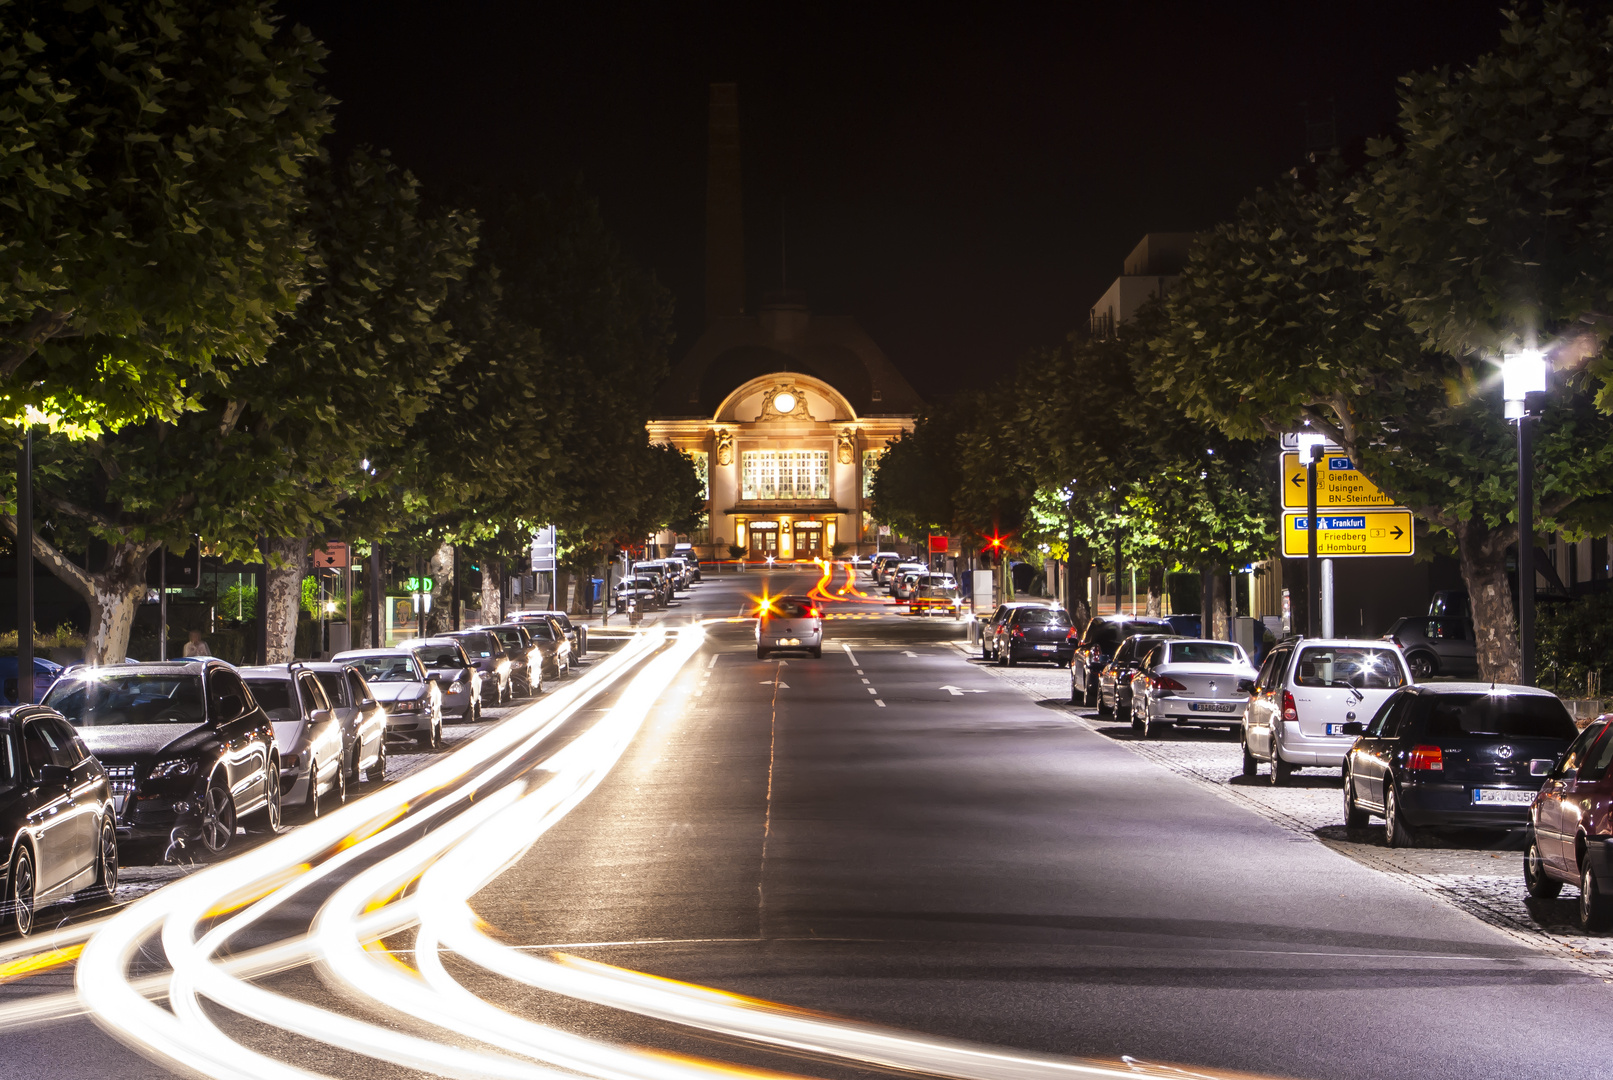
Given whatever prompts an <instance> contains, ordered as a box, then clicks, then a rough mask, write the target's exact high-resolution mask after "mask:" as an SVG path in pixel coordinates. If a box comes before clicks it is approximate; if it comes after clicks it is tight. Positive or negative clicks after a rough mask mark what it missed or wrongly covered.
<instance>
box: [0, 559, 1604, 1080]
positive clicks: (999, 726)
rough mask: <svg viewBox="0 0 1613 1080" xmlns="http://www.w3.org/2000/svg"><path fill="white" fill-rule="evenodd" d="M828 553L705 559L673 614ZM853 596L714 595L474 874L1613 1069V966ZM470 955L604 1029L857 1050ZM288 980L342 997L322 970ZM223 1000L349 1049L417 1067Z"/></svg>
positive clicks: (655, 935) (1182, 1027)
mask: <svg viewBox="0 0 1613 1080" xmlns="http://www.w3.org/2000/svg"><path fill="white" fill-rule="evenodd" d="M812 580H813V579H812V578H811V577H801V576H799V575H797V576H794V577H792V576H790V575H784V574H776V575H772V576H771V577H770V578H767V579H764V578H763V576H761V575H751V576H745V577H741V578H734V579H714V578H710V577H708V578H707V580H706V583H705V584H704V585H702V586H700V587H699V588H698V589H696V590H695V592H694V594H693V595H692V596H691V597H690V598H689V599H688V600H685V601H684V602H683V603H682V604H681V605H679V606H678V607H675V608H673V609H671V610H670V611H668V612H666V613H665V614H664V615H662V616H660V618H662V619H664V620H665V621H667V622H669V623H676V622H679V621H685V620H687V619H690V618H693V617H695V616H697V615H705V616H707V617H713V616H718V617H720V616H729V615H734V614H736V613H737V612H739V611H740V610H742V609H743V608H744V607H745V605H746V596H747V595H748V594H750V593H755V592H760V591H761V590H762V588H764V587H765V588H767V589H768V591H769V592H772V593H775V594H776V593H778V592H782V591H804V589H805V588H806V587H808V586H810V585H811V583H812ZM831 610H832V611H834V613H835V614H836V615H837V616H839V617H836V618H833V619H831V620H830V621H829V623H828V626H827V631H828V634H827V636H828V640H827V641H826V646H825V649H824V654H823V657H822V659H819V660H813V659H811V658H809V657H806V656H789V657H786V658H784V659H783V660H769V661H760V660H757V659H756V657H755V652H754V644H753V640H752V638H751V628H750V625H749V624H748V623H745V622H731V623H719V624H715V625H714V626H713V627H712V628H711V630H710V636H709V640H708V642H707V645H706V647H705V649H704V650H703V651H702V652H701V653H699V654H698V655H697V656H696V658H695V659H694V660H693V661H691V662H690V663H689V664H688V665H687V666H686V667H685V668H684V669H683V671H682V673H681V674H680V676H679V677H678V679H677V680H676V682H675V683H674V684H673V686H672V688H671V689H670V690H669V691H668V692H667V693H665V694H663V695H662V697H661V699H660V701H659V703H658V705H657V707H656V708H655V709H654V710H653V711H652V713H651V714H650V717H649V719H648V721H647V723H646V724H645V726H644V727H643V729H642V730H641V731H640V733H639V734H638V736H637V738H636V739H635V740H634V742H633V743H632V744H631V746H630V747H629V749H628V750H627V752H626V754H625V756H624V757H623V758H622V759H621V761H620V763H619V764H618V765H617V766H616V768H615V770H614V771H613V772H611V773H610V774H609V775H608V776H607V777H606V778H605V779H604V781H603V782H602V783H601V784H600V786H599V787H598V788H597V789H596V790H594V791H593V793H592V794H591V795H589V796H588V797H587V798H586V799H585V800H584V801H583V802H581V803H580V804H579V805H578V806H577V807H576V808H575V809H573V810H572V811H571V812H570V813H569V815H567V816H566V817H564V818H563V819H562V820H561V821H560V822H559V824H558V825H556V826H555V827H554V828H553V829H552V830H551V831H549V832H548V833H547V834H546V835H544V836H543V837H542V838H541V839H540V840H539V841H538V842H537V843H536V845H535V846H533V847H532V848H531V849H530V850H529V851H528V852H527V854H526V855H524V856H523V857H521V858H520V859H519V860H518V861H517V862H516V863H514V864H513V865H512V866H511V867H509V868H508V869H507V870H506V871H505V872H504V873H503V874H502V875H501V876H500V877H499V878H498V879H497V880H496V881H494V882H493V883H492V884H491V885H490V886H488V887H487V888H485V889H484V890H483V891H482V892H481V893H480V894H478V895H477V897H476V898H475V901H474V907H475V909H476V911H477V913H478V914H479V915H480V916H481V917H482V918H483V919H484V920H485V921H486V922H487V923H488V924H490V926H491V928H492V931H493V933H494V934H495V935H496V936H497V937H499V938H500V939H502V940H503V941H505V942H507V943H509V944H511V945H515V946H519V947H522V948H524V949H530V950H532V951H533V952H535V953H545V952H547V951H549V950H551V949H553V948H555V947H562V946H563V947H564V949H563V951H567V952H570V953H573V954H577V955H585V956H588V957H590V958H594V959H599V960H603V961H607V962H609V963H612V964H617V965H621V966H624V967H628V968H633V969H637V970H641V971H646V972H650V973H653V974H656V975H660V976H666V977H670V978H675V979H682V980H688V981H691V982H695V983H700V984H705V985H710V986H715V987H719V988H722V989H725V990H729V991H734V992H738V993H741V994H748V995H754V996H757V997H762V998H767V999H771V1000H774V1001H779V1002H784V1003H787V1004H789V1005H793V1006H799V1007H803V1008H807V1009H813V1010H821V1011H823V1012H827V1013H832V1014H835V1015H837V1016H842V1017H853V1018H857V1019H863V1020H869V1021H876V1022H880V1023H885V1024H890V1025H895V1026H897V1027H902V1028H907V1029H911V1030H914V1031H919V1032H925V1033H930V1034H933V1035H938V1036H948V1037H953V1038H963V1039H969V1040H975V1041H979V1042H983V1043H990V1044H996V1045H999V1046H1005V1047H1013V1048H1018V1049H1024V1050H1038V1051H1043V1052H1048V1053H1057V1054H1073V1055H1081V1056H1090V1057H1099V1058H1119V1057H1121V1056H1130V1057H1133V1058H1140V1059H1143V1060H1146V1061H1153V1062H1174V1063H1178V1064H1181V1065H1184V1066H1197V1067H1202V1068H1220V1069H1235V1070H1245V1071H1249V1072H1256V1073H1265V1074H1273V1075H1281V1076H1303V1077H1352V1078H1356V1077H1379V1076H1382V1077H1390V1076H1393V1077H1404V1076H1419V1077H1445V1076H1450V1077H1458V1076H1460V1077H1472V1076H1520V1075H1522V1076H1532V1075H1538V1074H1540V1073H1542V1072H1543V1071H1545V1069H1546V1068H1547V1063H1550V1064H1549V1067H1550V1070H1551V1073H1552V1075H1553V1076H1559V1077H1572V1076H1581V1075H1583V1076H1592V1075H1601V1074H1602V1073H1603V1072H1605V1069H1604V1068H1603V1067H1602V1066H1601V1064H1600V1062H1599V1061H1598V1060H1597V1058H1598V1055H1596V1054H1594V1053H1591V1054H1585V1053H1583V1052H1582V1051H1581V1050H1580V1047H1581V1046H1582V1044H1583V1041H1584V1035H1583V1033H1584V1032H1586V1031H1591V1032H1595V1031H1598V1030H1599V1029H1600V1026H1601V1024H1603V1023H1604V1019H1603V1018H1604V1016H1605V1015H1606V1013H1607V1010H1608V1008H1609V1006H1610V1005H1613V993H1610V988H1609V987H1608V986H1607V985H1605V984H1604V983H1603V982H1601V981H1600V980H1596V979H1592V978H1589V977H1587V976H1584V975H1581V974H1578V973H1576V972H1574V971H1573V970H1571V969H1569V968H1568V967H1566V966H1565V965H1563V964H1561V963H1560V962H1558V961H1557V960H1555V959H1552V958H1550V957H1547V956H1544V955H1542V954H1540V953H1537V952H1534V951H1532V950H1529V949H1527V948H1525V947H1523V946H1521V945H1519V944H1516V943H1515V942H1513V941H1511V940H1509V939H1507V938H1505V937H1503V936H1501V935H1500V934H1498V933H1497V932H1495V931H1493V930H1492V929H1490V928H1489V927H1487V926H1485V925H1484V924H1482V923H1480V922H1479V921H1478V920H1476V919H1474V918H1472V917H1471V916H1469V915H1466V914H1464V913H1462V912H1461V911H1458V910H1457V909H1455V908H1453V907H1450V906H1448V905H1446V904H1443V903H1440V902H1437V901H1434V900H1431V899H1430V898H1429V897H1428V896H1427V895H1426V894H1425V893H1422V892H1418V891H1416V890H1414V889H1412V888H1410V887H1408V886H1407V885H1405V884H1403V883H1401V882H1400V881H1397V880H1396V879H1395V878H1393V877H1391V876H1388V875H1385V874H1383V873H1380V872H1377V871H1375V870H1373V869H1372V868H1370V867H1367V866H1363V865H1361V864H1360V863H1357V862H1355V861H1352V860H1351V859H1348V858H1345V857H1343V856H1341V855H1339V854H1337V853H1336V852H1334V851H1332V850H1329V849H1328V848H1327V847H1325V846H1324V845H1322V844H1321V843H1318V842H1316V841H1315V840H1313V839H1310V838H1307V837H1305V836H1303V835H1297V834H1296V833H1294V832H1293V831H1292V830H1285V829H1282V828H1280V827H1278V826H1277V825H1275V824H1273V823H1271V822H1270V821H1268V820H1267V819H1266V818H1264V817H1261V816H1259V815H1257V814H1255V813H1253V812H1251V811H1249V810H1246V809H1244V808H1242V807H1240V806H1238V805H1236V804H1234V803H1231V802H1229V801H1227V800H1225V799H1222V798H1218V797H1216V796H1215V795H1214V794H1212V793H1210V792H1207V791H1206V790H1204V789H1203V787H1202V786H1196V785H1194V784H1192V783H1190V782H1189V781H1188V780H1186V779H1184V778H1183V777H1181V776H1179V775H1177V774H1175V773H1173V772H1171V771H1168V770H1167V769H1165V768H1162V767H1161V766H1159V765H1157V764H1155V763H1153V762H1151V761H1149V760H1147V759H1146V758H1143V757H1140V756H1138V755H1137V754H1135V753H1133V752H1132V751H1131V750H1129V749H1127V748H1126V747H1125V746H1124V745H1122V744H1117V743H1115V742H1112V741H1110V740H1108V739H1105V738H1103V737H1102V736H1101V735H1098V734H1096V733H1095V732H1093V731H1090V730H1088V729H1086V728H1085V727H1084V726H1081V725H1078V724H1072V723H1071V722H1070V721H1069V719H1068V717H1067V716H1065V715H1063V714H1062V713H1060V712H1058V711H1056V710H1053V709H1048V708H1044V707H1040V706H1038V705H1037V704H1036V703H1035V702H1034V701H1033V700H1031V699H1030V698H1029V697H1027V696H1025V695H1024V694H1022V693H1019V692H1018V691H1016V690H1015V689H1013V688H1012V687H1011V686H1008V685H1006V684H1005V683H1004V682H1003V681H1002V680H1000V679H996V678H993V677H991V675H989V674H988V673H987V672H984V671H981V670H979V669H978V668H976V667H974V666H972V665H970V664H969V663H967V662H965V661H964V660H963V659H962V658H961V657H960V654H959V652H958V650H957V649H956V648H955V647H953V646H952V645H951V644H950V642H951V641H953V640H956V639H957V638H958V637H959V636H960V635H961V632H962V631H961V627H960V626H959V624H957V623H954V622H952V621H951V620H942V619H937V620H924V619H914V618H910V617H907V616H898V615H896V614H894V613H893V611H892V609H891V608H889V607H888V606H887V605H884V604H882V603H843V604H834V605H831ZM614 621H615V620H613V623H614ZM949 687H950V688H951V689H948V688H949ZM390 944H392V945H393V946H394V947H395V948H396V950H397V955H398V958H399V959H400V960H402V961H404V962H406V963H407V962H408V961H409V960H410V950H409V941H408V940H407V938H400V939H397V940H394V941H392V942H390ZM449 965H450V968H451V969H453V973H454V974H455V975H456V976H457V977H459V978H460V979H461V980H462V981H463V983H464V985H465V986H466V987H467V988H469V989H471V990H473V991H474V992H476V993H477V994H478V995H480V996H482V997H483V998H486V999H488V1000H493V1001H496V1002H498V1003H499V1004H500V1005H501V1006H502V1007H504V1008H505V1009H507V1010H509V1011H510V1012H512V1013H515V1014H518V1015H525V1016H532V1017H538V1018H541V1019H542V1020H543V1021H544V1022H545V1023H549V1024H553V1025H556V1026H559V1027H563V1028H569V1029H572V1030H575V1031H578V1032H582V1033H586V1034H589V1035H592V1036H596V1037H600V1036H604V1037H609V1038H611V1039H613V1040H615V1041H618V1042H621V1043H627V1044H635V1045H642V1046H651V1047H658V1048H663V1049H665V1050H668V1051H673V1052H678V1053H683V1054H690V1055H698V1056H701V1057H707V1058H719V1059H721V1060H724V1061H730V1062H737V1063H745V1064H752V1065H757V1066H765V1067H767V1068H771V1069H775V1070H779V1071H783V1072H791V1073H802V1074H809V1075H815V1076H843V1075H853V1074H857V1073H858V1071H857V1070H853V1069H849V1068H846V1067H844V1066H841V1065H838V1064H834V1063H829V1062H825V1061H822V1060H816V1059H808V1058H805V1057H799V1056H797V1057H792V1056H787V1055H785V1054H782V1053H773V1052H767V1051H762V1050H758V1049H754V1048H752V1047H751V1046H750V1045H748V1044H737V1043H731V1042H728V1041H724V1040H719V1039H716V1038H711V1037H705V1036H700V1035H697V1034H692V1033H691V1032H690V1030H689V1029H687V1028H683V1027H673V1026H671V1025H667V1024H663V1023H659V1022H655V1021H650V1020H644V1019H641V1018H639V1017H637V1016H633V1015H630V1014H624V1013H618V1012H613V1011H609V1010H606V1009H604V1008H602V1007H598V1006H591V1005H585V1004H579V1003H577V1002H576V1001H574V1000H571V999H567V998H559V997H555V996H550V995H547V994H545V993H542V992H540V991H536V990H531V989H528V988H526V987H522V986H518V985H517V984H515V983H509V982H504V981H502V980H501V979H500V977H498V976H494V975H491V974H489V973H488V972H487V971H485V970H484V969H482V968H479V967H473V966H471V965H468V964H464V965H459V964H456V963H455V962H454V961H453V960H452V959H450V961H449ZM37 978H65V977H64V976H60V975H46V976H39V977H37ZM30 981H31V980H30ZM269 985H271V986H273V987H275V988H277V989H280V990H283V991H287V992H291V993H294V994H297V995H300V996H303V997H305V998H307V999H308V1000H328V1001H333V1002H334V998H333V995H331V994H330V992H329V991H328V990H326V988H325V987H324V984H323V983H321V982H320V981H319V978H318V977H317V975H316V974H315V973H314V972H313V971H311V970H308V969H304V970H302V971H298V972H293V973H291V974H288V975H282V976H277V977H275V978H274V979H271V980H269ZM220 1022H221V1024H222V1025H223V1026H224V1027H225V1029H226V1030H227V1031H229V1032H230V1033H231V1034H232V1035H234V1036H235V1037H237V1038H240V1039H241V1040H242V1041H243V1042H246V1043H248V1044H249V1045H253V1046H255V1047H257V1048H258V1049H260V1050H269V1051H271V1052H273V1053H274V1054H275V1056H277V1057H281V1058H283V1059H284V1060H287V1061H290V1062H293V1063H295V1064H298V1065H301V1066H303V1067H305V1068H311V1069H315V1070H319V1071H322V1072H326V1073H328V1074H329V1075H337V1076H354V1077H358V1076H364V1077H369V1076H378V1077H379V1076H405V1075H419V1074H418V1073H410V1072H408V1071H406V1070H401V1069H397V1068H395V1067H391V1066H382V1065H379V1064H376V1063H374V1062H372V1061H369V1060H367V1059H361V1058H357V1057H354V1056H350V1055H347V1054H346V1053H345V1052H340V1051H333V1050H330V1049H327V1048H326V1047H324V1046H323V1045H321V1044H317V1043H314V1042H312V1041H307V1040H302V1039H295V1038H288V1037H286V1036H285V1035H283V1034H282V1033H280V1032H278V1031H275V1030H273V1029H267V1028H260V1027H256V1026H254V1025H251V1024H249V1023H247V1022H244V1021H238V1020H234V1019H233V1018H231V1017H227V1016H225V1017H221V1020H220ZM11 1075H17V1076H24V1075H26V1076H30V1077H42V1078H49V1077H74V1078H76V1077H83V1076H94V1075H119V1076H120V1077H127V1078H136V1077H147V1076H167V1075H170V1074H169V1073H168V1072H167V1071H166V1070H165V1069H163V1068H161V1067H160V1066H157V1065H151V1064H147V1063H146V1062H144V1061H143V1060H142V1059H140V1058H138V1057H137V1056H135V1055H134V1054H132V1052H130V1051H127V1050H125V1049H124V1048H123V1047H122V1046H121V1045H120V1044H118V1043H116V1042H114V1041H113V1040H112V1039H111V1038H110V1037H108V1036H105V1035H103V1034H102V1033H101V1032H100V1031H99V1030H98V1029H97V1028H95V1027H94V1026H93V1025H92V1024H90V1023H89V1022H88V1021H70V1022H63V1023H59V1024H56V1025H53V1026H50V1027H46V1028H41V1029H34V1030H30V1031H27V1032H22V1033H15V1034H12V1033H3V1032H0V1077H5V1076H11Z"/></svg>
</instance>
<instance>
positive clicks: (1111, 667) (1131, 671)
mask: <svg viewBox="0 0 1613 1080" xmlns="http://www.w3.org/2000/svg"><path fill="white" fill-rule="evenodd" d="M1175 640H1176V635H1174V634H1133V635H1132V636H1131V637H1129V638H1127V639H1126V640H1125V641H1122V642H1121V643H1120V648H1118V649H1116V650H1115V655H1114V659H1112V660H1110V661H1109V662H1108V663H1107V664H1105V665H1104V667H1103V670H1102V671H1100V672H1098V714H1099V715H1100V716H1121V717H1129V716H1130V715H1131V677H1132V676H1133V675H1135V674H1137V671H1138V669H1139V668H1141V667H1142V666H1143V661H1144V660H1145V659H1147V657H1148V654H1149V653H1151V652H1153V651H1154V646H1155V645H1158V644H1159V643H1160V642H1162V641H1175Z"/></svg>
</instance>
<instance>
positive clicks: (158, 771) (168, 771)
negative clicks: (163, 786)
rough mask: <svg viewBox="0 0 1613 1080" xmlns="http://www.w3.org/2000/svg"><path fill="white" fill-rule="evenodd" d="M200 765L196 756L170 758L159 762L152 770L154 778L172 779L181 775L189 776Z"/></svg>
mask: <svg viewBox="0 0 1613 1080" xmlns="http://www.w3.org/2000/svg"><path fill="white" fill-rule="evenodd" d="M199 765H200V763H199V762H197V761H196V760H195V759H194V758H169V759H168V760H167V761H159V762H157V767H156V768H154V769H152V770H151V778H152V779H153V780H171V779H173V778H175V777H179V776H189V775H190V774H191V773H193V772H195V771H196V769H197V767H198V766H199Z"/></svg>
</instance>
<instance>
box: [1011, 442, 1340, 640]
mask: <svg viewBox="0 0 1613 1080" xmlns="http://www.w3.org/2000/svg"><path fill="white" fill-rule="evenodd" d="M1307 468H1308V466H1307ZM1014 636H1015V637H1024V636H1025V628H1024V627H1022V626H1016V627H1014Z"/></svg>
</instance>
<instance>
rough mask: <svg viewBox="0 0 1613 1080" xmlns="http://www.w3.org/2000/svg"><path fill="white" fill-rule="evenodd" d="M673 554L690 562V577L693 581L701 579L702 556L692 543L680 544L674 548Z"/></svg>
mask: <svg viewBox="0 0 1613 1080" xmlns="http://www.w3.org/2000/svg"><path fill="white" fill-rule="evenodd" d="M672 554H673V555H675V556H676V557H678V558H680V559H682V560H683V561H684V562H686V563H688V564H689V578H690V580H691V581H699V580H700V556H699V555H698V554H696V553H695V549H694V546H693V545H691V544H679V545H677V546H676V547H674V548H673V549H672Z"/></svg>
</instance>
